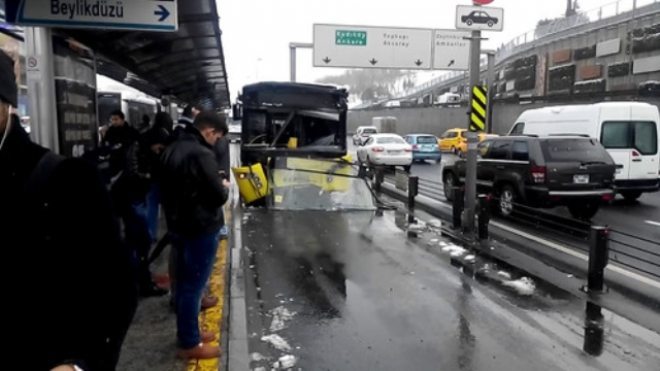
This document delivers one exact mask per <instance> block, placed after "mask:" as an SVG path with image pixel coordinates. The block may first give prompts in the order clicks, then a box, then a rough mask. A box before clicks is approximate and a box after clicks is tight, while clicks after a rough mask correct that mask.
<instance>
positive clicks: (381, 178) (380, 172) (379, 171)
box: [374, 166, 385, 192]
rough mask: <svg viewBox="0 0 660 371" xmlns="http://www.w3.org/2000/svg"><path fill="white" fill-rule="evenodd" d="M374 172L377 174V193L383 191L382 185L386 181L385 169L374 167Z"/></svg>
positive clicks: (375, 185) (375, 183)
mask: <svg viewBox="0 0 660 371" xmlns="http://www.w3.org/2000/svg"><path fill="white" fill-rule="evenodd" d="M374 171H375V172H376V176H375V179H374V189H375V190H376V192H380V190H381V187H380V186H381V184H383V181H384V180H385V173H384V171H383V168H382V167H380V166H376V167H374Z"/></svg>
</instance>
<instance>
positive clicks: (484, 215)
mask: <svg viewBox="0 0 660 371" xmlns="http://www.w3.org/2000/svg"><path fill="white" fill-rule="evenodd" d="M477 223H478V225H477V229H478V233H479V240H487V239H488V223H490V196H488V195H479V215H478V219H477Z"/></svg>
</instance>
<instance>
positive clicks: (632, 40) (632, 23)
mask: <svg viewBox="0 0 660 371" xmlns="http://www.w3.org/2000/svg"><path fill="white" fill-rule="evenodd" d="M636 13H637V0H633V8H632V14H631V16H630V21H629V22H628V32H629V34H628V35H629V36H630V53H629V54H628V64H629V66H630V67H629V68H630V75H629V76H630V80H629V84H630V87H631V88H632V85H633V84H634V82H635V65H634V63H635V56H634V53H633V49H634V46H635V35H634V34H635V17H636V16H637V14H636Z"/></svg>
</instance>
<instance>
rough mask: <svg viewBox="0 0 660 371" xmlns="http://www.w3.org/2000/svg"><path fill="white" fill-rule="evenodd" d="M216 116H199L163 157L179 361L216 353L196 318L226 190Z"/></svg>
mask: <svg viewBox="0 0 660 371" xmlns="http://www.w3.org/2000/svg"><path fill="white" fill-rule="evenodd" d="M227 130H228V128H227V124H226V123H225V120H224V118H223V117H221V116H220V115H217V114H215V113H210V112H203V113H200V114H199V115H197V117H196V118H195V121H194V122H193V125H192V126H189V127H187V128H186V129H185V132H183V133H182V134H181V136H180V137H179V139H178V140H177V141H175V142H174V143H173V144H171V145H170V146H169V147H168V148H167V149H166V150H165V152H164V153H163V156H162V165H163V169H162V170H163V172H162V178H161V187H162V189H161V191H162V203H163V208H164V210H165V217H166V220H167V227H168V229H169V232H170V234H171V236H172V245H173V247H174V249H176V259H177V261H176V275H177V279H176V283H175V285H176V297H175V306H176V314H177V338H178V345H179V348H180V351H179V354H180V356H182V357H184V358H197V359H205V358H215V357H219V356H220V348H219V347H217V346H211V345H209V344H207V343H208V342H210V341H212V340H213V338H214V337H213V334H210V333H200V329H199V323H198V316H199V311H200V304H201V300H202V295H203V292H204V286H205V285H206V282H207V281H208V279H209V276H210V275H211V270H212V268H213V262H214V260H215V255H216V250H217V247H218V242H219V235H220V229H221V228H222V226H223V225H224V221H223V219H222V209H221V208H222V205H223V204H224V203H225V202H226V201H227V197H228V190H227V188H228V186H229V183H227V181H226V180H223V179H221V177H220V175H219V173H218V164H217V162H216V159H215V155H214V153H213V146H214V145H215V143H216V142H217V141H218V140H219V139H220V138H222V137H223V136H224V135H225V134H226V133H227Z"/></svg>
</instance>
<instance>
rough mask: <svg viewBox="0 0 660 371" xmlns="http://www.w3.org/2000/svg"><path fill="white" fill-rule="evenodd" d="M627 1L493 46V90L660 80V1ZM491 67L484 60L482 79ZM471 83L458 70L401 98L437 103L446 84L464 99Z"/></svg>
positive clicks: (563, 90) (630, 91) (618, 87)
mask: <svg viewBox="0 0 660 371" xmlns="http://www.w3.org/2000/svg"><path fill="white" fill-rule="evenodd" d="M628 3H629V1H621V0H620V1H616V2H614V3H611V4H607V5H604V6H602V7H600V8H598V9H595V10H593V11H589V12H584V13H579V14H577V15H575V16H572V17H569V18H564V19H561V20H558V21H555V24H551V25H546V26H545V29H543V28H542V27H539V28H537V29H536V30H533V31H530V32H527V33H525V34H523V35H521V36H519V37H517V38H515V39H514V40H512V41H510V42H509V43H507V44H505V45H502V46H501V47H500V48H498V49H497V51H496V54H495V76H496V81H495V83H494V86H493V88H494V89H495V96H496V97H497V98H512V97H521V98H528V97H543V96H550V95H553V96H558V95H573V94H585V93H586V94H594V93H596V94H603V95H606V96H607V95H610V96H616V95H622V94H626V95H631V96H636V95H637V89H638V88H639V85H640V84H645V83H649V82H653V81H657V80H660V26H659V25H660V2H658V1H657V0H646V1H639V2H638V4H641V5H642V6H639V7H637V8H635V9H634V10H633V9H632V6H631V5H632V4H628ZM631 50H632V53H630V51H631ZM486 72H487V71H486V65H485V64H482V71H481V73H482V79H483V80H484V81H485V79H486ZM467 85H468V74H467V73H464V72H454V73H450V74H446V75H443V76H441V77H439V78H436V79H434V80H432V81H429V82H427V83H425V84H422V85H420V86H417V87H415V88H413V89H411V90H410V91H408V92H407V93H406V94H405V95H404V96H401V97H398V98H395V99H397V100H400V101H402V102H406V101H407V102H408V103H409V104H408V105H413V106H416V105H425V104H426V105H429V104H433V102H434V101H435V99H436V97H437V96H438V95H440V94H443V93H446V92H452V93H456V94H460V95H462V96H463V97H464V98H465V99H466V98H467V95H466V93H465V92H466V91H467V90H466V88H467ZM651 88H653V86H651ZM655 89H657V87H655ZM647 90H648V88H647ZM571 99H572V98H569V97H565V99H564V100H571ZM366 108H369V106H367V107H366ZM371 108H373V106H372V107H371Z"/></svg>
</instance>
